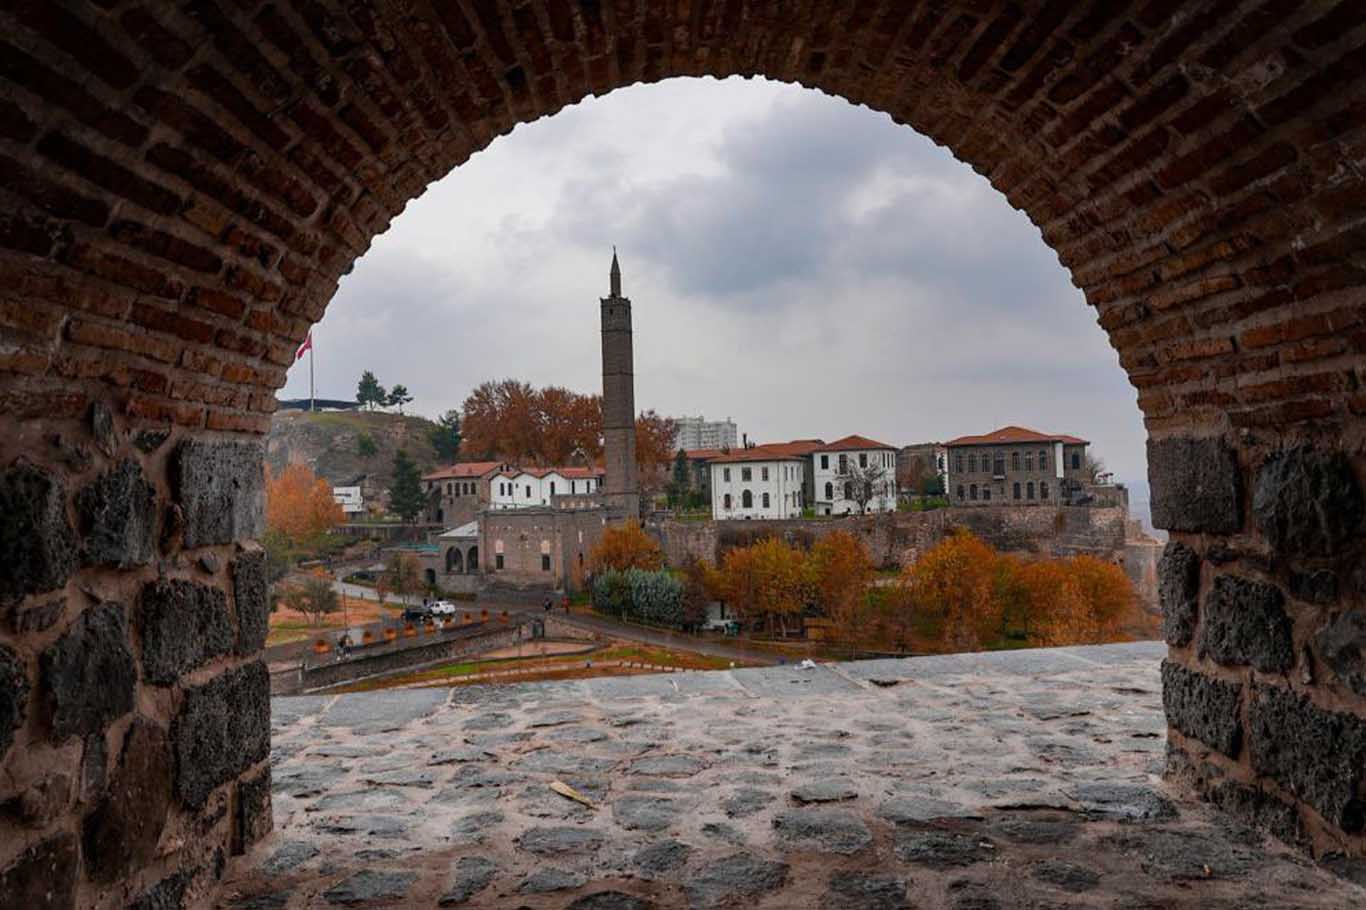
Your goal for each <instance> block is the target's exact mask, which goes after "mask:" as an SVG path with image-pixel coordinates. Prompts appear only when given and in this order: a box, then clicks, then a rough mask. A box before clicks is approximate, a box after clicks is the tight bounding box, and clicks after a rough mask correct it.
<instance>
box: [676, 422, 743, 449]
mask: <svg viewBox="0 0 1366 910" xmlns="http://www.w3.org/2000/svg"><path fill="white" fill-rule="evenodd" d="M672 420H673V422H674V427H675V429H676V431H677V432H676V433H675V435H674V451H675V452H677V451H678V450H679V449H683V450H684V451H691V450H693V449H733V448H735V444H736V439H737V438H738V433H737V431H736V426H735V421H733V420H731V419H730V418H726V419H725V420H707V419H706V418H705V417H702V416H701V415H699V416H697V417H674V418H672Z"/></svg>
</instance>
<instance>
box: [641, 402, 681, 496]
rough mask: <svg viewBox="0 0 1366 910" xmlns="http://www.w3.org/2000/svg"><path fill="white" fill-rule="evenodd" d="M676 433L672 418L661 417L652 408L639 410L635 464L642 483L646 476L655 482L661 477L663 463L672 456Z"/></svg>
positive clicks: (670, 459)
mask: <svg viewBox="0 0 1366 910" xmlns="http://www.w3.org/2000/svg"><path fill="white" fill-rule="evenodd" d="M677 435H678V428H677V427H676V426H675V425H674V422H673V419H672V418H670V417H661V416H660V415H659V414H656V413H655V412H654V411H653V410H650V411H641V412H640V416H638V417H637V418H636V466H637V467H638V468H639V469H640V477H641V482H642V485H644V484H645V483H646V479H647V478H649V479H650V480H651V481H655V482H657V481H658V480H661V479H662V477H663V474H664V468H665V465H667V464H669V462H670V461H672V460H673V458H674V438H675V437H676V436H677Z"/></svg>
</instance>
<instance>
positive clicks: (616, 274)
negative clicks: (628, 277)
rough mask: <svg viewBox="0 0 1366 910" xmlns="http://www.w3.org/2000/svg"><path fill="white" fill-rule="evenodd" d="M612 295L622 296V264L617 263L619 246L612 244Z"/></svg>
mask: <svg viewBox="0 0 1366 910" xmlns="http://www.w3.org/2000/svg"><path fill="white" fill-rule="evenodd" d="M612 296H613V297H620V296H621V266H619V265H617V248H616V246H615V245H613V246H612Z"/></svg>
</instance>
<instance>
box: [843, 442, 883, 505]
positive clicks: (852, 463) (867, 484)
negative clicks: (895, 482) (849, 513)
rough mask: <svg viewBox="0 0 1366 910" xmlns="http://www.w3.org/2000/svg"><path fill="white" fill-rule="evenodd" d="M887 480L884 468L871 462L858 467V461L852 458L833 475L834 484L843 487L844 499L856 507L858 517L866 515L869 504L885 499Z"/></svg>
mask: <svg viewBox="0 0 1366 910" xmlns="http://www.w3.org/2000/svg"><path fill="white" fill-rule="evenodd" d="M888 480H889V478H888V475H887V469H886V468H885V467H883V466H882V465H880V464H875V463H873V462H871V461H870V462H869V463H868V464H866V465H859V463H858V459H857V458H854V457H852V456H851V457H849V458H848V459H846V461H845V464H844V468H843V470H841V471H840V472H839V473H838V474H836V475H835V483H836V484H838V485H842V486H843V489H844V498H845V499H849V500H852V501H853V502H854V504H855V505H857V506H858V510H859V514H860V515H863V514H866V513H867V511H868V506H869V504H870V503H872V502H874V501H875V500H879V499H883V498H884V497H886V495H887V492H886V486H887V483H888Z"/></svg>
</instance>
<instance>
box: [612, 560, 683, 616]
mask: <svg viewBox="0 0 1366 910" xmlns="http://www.w3.org/2000/svg"><path fill="white" fill-rule="evenodd" d="M626 576H627V578H628V579H629V581H630V585H631V610H632V612H633V613H635V614H636V615H637V616H639V617H640V618H641V619H643V620H645V621H646V622H650V623H654V624H656V625H661V626H671V627H674V628H677V627H679V626H682V625H683V583H682V582H681V581H679V580H678V579H677V578H676V577H674V576H673V575H672V574H670V573H669V572H665V571H660V572H645V571H642V570H641V569H630V570H629V571H627V573H626Z"/></svg>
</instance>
